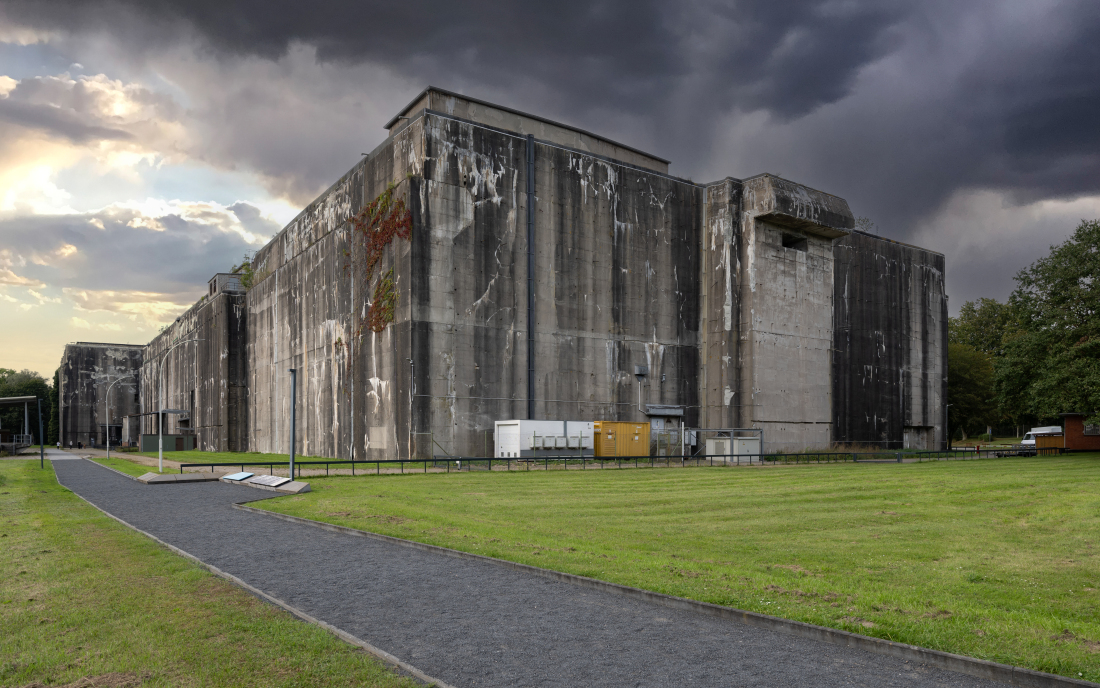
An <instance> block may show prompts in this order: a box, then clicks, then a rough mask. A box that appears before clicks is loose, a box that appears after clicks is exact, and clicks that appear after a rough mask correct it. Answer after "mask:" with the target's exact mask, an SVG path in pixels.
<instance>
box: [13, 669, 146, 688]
mask: <svg viewBox="0 0 1100 688" xmlns="http://www.w3.org/2000/svg"><path fill="white" fill-rule="evenodd" d="M152 675H153V674H152V672H149V671H146V672H145V673H142V674H138V673H136V672H133V671H128V672H117V671H115V672H111V673H109V674H102V675H100V676H85V677H83V678H78V679H77V680H75V681H73V682H72V683H66V684H64V685H61V686H52V687H51V686H48V685H46V684H45V683H42V682H40V681H34V682H32V683H28V684H27V685H25V686H23V688H137V686H140V685H141V684H142V683H144V682H145V680H146V679H147V678H149V677H150V676H152Z"/></svg>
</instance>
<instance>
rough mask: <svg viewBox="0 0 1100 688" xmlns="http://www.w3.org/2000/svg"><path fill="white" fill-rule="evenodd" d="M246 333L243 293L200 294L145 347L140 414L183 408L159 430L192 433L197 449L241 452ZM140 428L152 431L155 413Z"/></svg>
mask: <svg viewBox="0 0 1100 688" xmlns="http://www.w3.org/2000/svg"><path fill="white" fill-rule="evenodd" d="M247 331H248V310H247V306H246V304H245V297H244V294H238V293H228V292H221V293H217V294H215V295H214V296H213V297H210V296H204V297H203V298H202V299H201V300H200V301H199V302H198V303H196V304H195V305H194V306H192V307H191V308H190V309H188V310H187V312H186V313H184V314H183V315H181V316H180V317H179V318H177V319H176V321H175V322H174V323H172V324H171V325H169V326H168V327H166V328H165V329H164V331H163V332H161V333H160V334H159V335H158V336H157V337H156V338H154V339H153V341H151V342H150V343H149V344H148V346H147V347H146V348H145V358H144V364H143V366H142V387H141V400H142V412H144V413H154V412H155V411H157V410H158V409H160V408H165V409H178V410H183V411H186V413H185V414H182V415H176V414H169V415H168V416H167V417H166V419H165V427H164V432H165V434H179V433H181V432H184V433H193V434H194V435H195V437H196V446H197V448H198V449H200V450H201V451H247V450H248V448H249V432H248V415H247V406H248V390H247V388H246V380H247V374H248V368H249V361H248V358H247V355H246V351H245V343H246V336H247ZM191 339H194V340H198V341H194V342H186V340H191ZM181 342H185V343H181ZM177 344H178V346H177ZM173 347H174V348H173ZM158 393H159V394H160V396H159V399H160V401H158ZM141 427H142V433H145V434H153V433H156V432H157V427H156V416H155V415H150V416H145V417H143V419H142V424H141Z"/></svg>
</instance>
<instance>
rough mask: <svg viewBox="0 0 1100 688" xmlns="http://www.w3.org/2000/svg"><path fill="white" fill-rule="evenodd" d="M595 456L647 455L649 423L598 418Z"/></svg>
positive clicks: (594, 426)
mask: <svg viewBox="0 0 1100 688" xmlns="http://www.w3.org/2000/svg"><path fill="white" fill-rule="evenodd" d="M592 426H593V429H594V430H595V432H596V456H649V423H624V422H621V421H611V420H598V421H596V422H595V423H593V424H592Z"/></svg>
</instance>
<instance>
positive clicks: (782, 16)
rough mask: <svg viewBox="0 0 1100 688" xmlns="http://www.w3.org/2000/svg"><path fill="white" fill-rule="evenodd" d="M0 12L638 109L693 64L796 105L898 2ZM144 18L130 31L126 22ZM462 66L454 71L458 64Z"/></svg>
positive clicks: (831, 93)
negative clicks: (526, 86)
mask: <svg viewBox="0 0 1100 688" xmlns="http://www.w3.org/2000/svg"><path fill="white" fill-rule="evenodd" d="M4 7H5V14H7V16H8V17H9V18H11V19H13V20H15V21H18V22H23V23H27V24H30V25H33V26H35V27H39V28H48V29H65V30H70V31H88V30H100V31H109V32H112V33H120V34H121V33H124V34H126V40H127V41H130V42H131V43H132V44H134V45H136V46H144V47H146V48H154V49H155V48H156V47H157V46H163V44H164V41H165V40H173V39H179V38H180V37H182V36H192V35H198V36H200V37H202V39H204V40H205V41H206V43H207V44H208V45H209V47H210V48H211V49H213V50H215V51H217V52H219V53H222V54H231V55H238V56H243V55H258V56H262V57H267V58H270V59H275V58H278V57H279V56H281V55H283V54H284V53H285V52H286V50H287V48H288V46H289V45H290V44H291V43H293V42H295V41H300V42H305V43H309V44H312V45H315V46H316V47H317V49H318V56H319V57H320V58H321V59H322V60H334V61H342V62H362V61H366V62H371V63H372V64H378V65H386V66H390V67H394V68H396V69H399V70H402V71H413V72H415V73H417V74H418V75H420V76H423V77H427V78H430V79H436V80H440V79H443V80H453V79H455V78H456V77H458V78H461V79H462V80H463V81H473V82H476V81H482V82H483V83H485V84H498V83H501V81H500V80H501V79H504V80H505V82H504V83H507V82H508V81H511V82H514V83H516V84H522V83H524V82H528V83H529V82H537V83H539V84H541V85H544V86H549V87H551V88H552V93H553V97H554V98H558V99H560V98H565V99H566V100H567V101H568V103H569V104H570V105H579V104H582V103H583V104H585V106H586V107H608V106H611V107H628V108H632V109H639V108H650V107H652V106H653V105H655V104H659V103H662V102H663V101H664V100H665V99H666V98H667V97H668V96H669V95H671V94H672V93H674V92H675V91H676V90H677V89H678V85H679V84H680V83H681V82H682V81H684V80H687V79H697V78H698V76H699V75H700V74H704V75H705V79H706V80H707V81H708V82H709V83H708V86H709V87H710V88H712V89H713V91H714V93H715V95H716V96H717V98H716V100H717V102H725V103H729V102H734V101H736V102H739V103H744V104H748V105H751V106H752V107H765V108H768V109H771V110H774V111H776V112H780V113H783V114H784V115H785V116H797V115H798V114H800V113H804V112H806V111H808V110H809V109H812V108H813V107H815V106H816V105H818V104H820V103H822V102H828V101H830V100H832V99H835V98H837V97H839V96H841V95H843V94H844V92H845V91H846V88H847V86H848V84H849V83H850V81H851V78H852V76H853V74H854V73H855V71H856V70H858V69H859V67H860V66H861V65H863V64H865V63H866V61H867V60H869V59H873V58H874V57H875V56H877V55H880V54H882V53H883V52H884V51H885V50H888V49H889V45H888V41H886V40H884V37H883V32H884V31H886V30H887V29H888V28H889V26H890V25H891V24H893V23H894V22H896V21H898V20H899V19H900V18H901V17H902V12H903V9H904V7H905V4H904V3H900V2H899V3H894V2H873V3H866V2H845V1H839V2H838V1H837V0H791V1H789V2H784V3H776V2H771V1H769V0H743V1H741V2H733V3H729V2H727V3H722V2H686V3H667V2H658V1H657V0H647V1H637V0H597V1H594V2H593V1H583V0H564V1H562V2H553V3H548V2H546V3H511V2H485V1H481V2H470V3H456V2H453V1H451V0H428V1H426V2H419V3H391V2H384V3H383V2H347V1H344V2H311V3H300V2H265V1H263V0H244V1H242V2H222V1H220V0H194V1H192V2H186V3H180V2H167V1H158V0H140V1H138V0H134V1H132V2H129V1H125V0H115V1H113V2H91V3H89V2H77V1H73V0H52V1H51V0H33V1H30V2H27V1H22V0H16V1H13V2H5V3H4ZM140 19H144V20H145V21H146V22H147V24H148V26H147V27H146V28H144V29H143V30H141V31H134V24H135V22H138V21H140ZM459 75H461V76H459Z"/></svg>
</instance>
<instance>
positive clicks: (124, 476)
mask: <svg viewBox="0 0 1100 688" xmlns="http://www.w3.org/2000/svg"><path fill="white" fill-rule="evenodd" d="M80 458H82V459H84V460H85V461H87V462H88V463H94V464H95V465H97V466H99V467H100V468H106V469H107V470H109V471H112V472H114V473H118V474H119V475H121V476H122V477H123V478H129V479H130V480H133V481H134V482H138V483H140V482H141V481H140V480H138V479H137V478H136V477H134V476H132V475H130V474H129V473H123V472H122V471H120V470H118V469H117V468H111V467H110V466H107V465H104V464H102V463H100V462H98V461H96V460H95V459H93V458H92V457H90V456H82V457H80ZM51 463H52V462H51ZM53 474H54V477H56V476H57V471H54V472H53ZM57 484H58V485H61V487H65V486H64V485H62V484H61V481H60V480H58V481H57ZM65 489H66V490H69V488H67V487H65ZM69 492H73V491H72V490H69ZM73 494H76V493H75V492H73ZM76 496H77V497H80V495H76ZM80 498H81V499H84V498H83V497H80ZM84 501H85V502H88V500H87V499H84ZM88 503H89V504H92V503H91V502H88ZM92 506H95V504H92ZM96 508H97V509H99V507H98V506H96ZM99 510H100V511H103V509H99ZM103 513H105V514H107V512H106V511H103ZM107 515H108V516H111V515H110V514H107ZM111 518H114V516H111ZM116 520H117V519H116ZM126 525H128V526H130V524H129V523H127V524H126ZM130 527H131V528H134V527H133V526H130ZM134 530H137V528H134ZM146 535H148V533H146ZM149 537H153V536H152V535H149ZM153 539H156V538H153ZM162 544H163V543H162Z"/></svg>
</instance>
